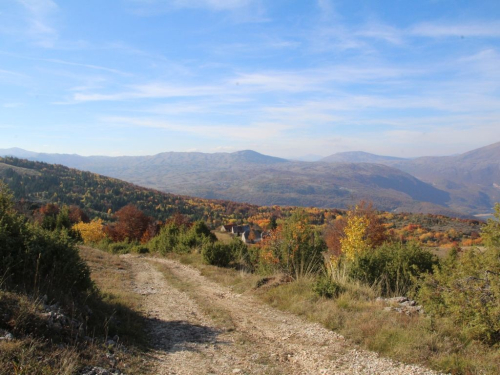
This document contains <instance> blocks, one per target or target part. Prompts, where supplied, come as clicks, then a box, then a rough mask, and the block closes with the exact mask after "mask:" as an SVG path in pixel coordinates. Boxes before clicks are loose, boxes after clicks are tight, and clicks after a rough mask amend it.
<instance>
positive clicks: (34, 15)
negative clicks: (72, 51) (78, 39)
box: [17, 0, 59, 48]
mask: <svg viewBox="0 0 500 375" xmlns="http://www.w3.org/2000/svg"><path fill="white" fill-rule="evenodd" d="M17 2H18V3H19V4H21V5H22V6H23V7H24V8H25V9H26V11H27V13H28V15H27V22H28V25H29V26H28V28H27V30H26V32H27V34H28V35H29V37H30V38H32V39H33V40H34V41H35V42H36V44H38V45H39V46H41V47H46V48H50V47H53V46H54V44H55V42H56V40H57V39H58V37H59V34H58V32H57V30H56V29H55V28H54V27H53V26H52V25H51V24H50V19H51V17H52V16H53V14H54V13H55V12H56V11H57V10H58V6H57V4H56V3H55V2H54V1H52V0H17Z"/></svg>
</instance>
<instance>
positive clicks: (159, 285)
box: [123, 255, 436, 375]
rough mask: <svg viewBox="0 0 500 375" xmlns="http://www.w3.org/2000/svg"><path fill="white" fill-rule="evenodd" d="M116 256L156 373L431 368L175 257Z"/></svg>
mask: <svg viewBox="0 0 500 375" xmlns="http://www.w3.org/2000/svg"><path fill="white" fill-rule="evenodd" d="M123 259H124V260H125V261H127V262H129V263H130V265H131V266H132V270H133V272H134V277H135V281H134V291H135V292H136V293H139V294H141V295H143V296H144V301H145V302H144V308H145V310H146V314H147V317H148V318H149V319H148V322H149V323H148V326H149V327H148V334H149V336H150V337H151V345H152V347H153V348H154V352H153V355H152V358H153V360H154V361H155V364H154V366H153V367H154V368H155V369H154V372H155V373H157V374H178V375H181V374H183V375H184V374H185V375H188V374H189V375H193V374H291V375H295V374H296V375H299V374H300V375H302V374H325V375H326V374H328V375H330V374H331V375H333V374H404V375H412V374H436V373H435V372H433V371H431V370H428V369H425V368H421V367H418V366H414V365H406V364H402V363H397V362H395V361H392V360H389V359H385V358H380V357H379V356H378V355H377V354H375V353H373V352H368V351H365V350H361V349H359V348H356V347H354V346H353V345H352V344H350V343H348V342H346V341H345V340H344V338H343V337H342V336H340V335H338V334H336V333H334V332H332V331H329V330H327V329H325V328H323V327H322V326H320V325H319V324H314V323H309V322H306V321H304V320H302V319H301V318H299V317H297V316H294V315H292V314H289V313H285V312H282V311H279V310H276V309H274V308H271V307H269V306H267V305H265V304H263V303H262V302H259V301H257V300H256V299H254V298H252V296H249V295H239V294H235V293H233V292H232V291H231V290H230V289H228V288H226V287H223V286H221V285H219V284H216V283H214V282H212V281H210V280H208V279H207V278H205V277H203V276H202V275H200V272H199V271H198V270H196V269H194V268H192V267H189V266H186V265H183V264H180V263H178V262H176V261H173V260H168V259H157V258H148V257H140V256H132V255H126V256H124V257H123ZM158 265H161V267H162V268H161V269H162V271H163V272H167V273H168V274H169V276H168V278H165V277H164V275H163V273H162V272H160V271H159V270H158ZM167 279H168V280H170V281H168V280H167ZM179 285H182V287H179ZM176 286H177V287H176Z"/></svg>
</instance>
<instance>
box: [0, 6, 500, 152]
mask: <svg viewBox="0 0 500 375" xmlns="http://www.w3.org/2000/svg"><path fill="white" fill-rule="evenodd" d="M0 134H1V135H0V148H9V147H21V148H25V149H28V150H32V151H39V152H57V153H78V154H82V155H150V154H156V153H159V152H164V151H202V152H219V151H223V152H232V151H237V150H243V149H252V150H256V151H259V152H262V153H265V154H269V155H275V156H281V157H297V156H303V155H307V154H315V155H323V156H327V155H330V154H333V153H335V152H342V151H355V150H362V151H367V152H373V153H377V154H383V155H394V156H403V157H413V156H422V155H448V154H454V153H459V152H464V151H468V150H471V149H474V148H477V147H481V146H485V145H488V144H491V143H495V142H498V141H500V1H498V0H492V1H487V0H485V1H459V0H456V1H452V0H432V1H425V0H422V1H420V0H419V1H405V0H394V1H330V0H317V1H315V0H307V1H306V0H268V1H264V0H106V1H103V0H99V1H96V0H85V1H80V0H65V1H62V0H2V1H0Z"/></svg>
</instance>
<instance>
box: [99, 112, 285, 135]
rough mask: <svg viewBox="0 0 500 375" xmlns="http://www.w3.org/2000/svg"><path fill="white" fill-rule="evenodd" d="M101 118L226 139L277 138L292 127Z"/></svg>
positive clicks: (274, 124)
mask: <svg viewBox="0 0 500 375" xmlns="http://www.w3.org/2000/svg"><path fill="white" fill-rule="evenodd" d="M101 120H102V121H103V122H105V123H109V124H112V125H115V126H128V127H145V128H156V129H164V130H169V131H174V132H180V133H189V134H193V135H196V136H201V137H207V138H220V137H223V138H224V139H229V140H231V139H232V140H240V141H253V140H261V139H275V138H276V137H278V136H280V135H281V134H282V133H284V132H286V131H287V130H288V129H290V126H289V125H284V124H280V123H269V122H254V123H251V124H249V125H244V126H243V125H220V124H204V125H191V124H183V123H176V122H171V121H168V120H164V119H156V118H136V117H119V116H118V117H113V116H109V117H103V118H102V119H101Z"/></svg>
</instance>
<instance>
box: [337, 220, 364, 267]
mask: <svg viewBox="0 0 500 375" xmlns="http://www.w3.org/2000/svg"><path fill="white" fill-rule="evenodd" d="M368 225H369V221H368V219H367V218H366V217H365V216H350V217H349V218H348V219H347V225H346V226H345V228H344V236H343V237H342V238H340V246H341V249H342V253H343V254H345V257H346V260H348V261H353V260H354V259H356V257H357V255H359V254H360V253H362V252H363V251H365V250H366V249H368V248H369V247H370V245H369V243H368V240H367V239H366V230H367V228H368Z"/></svg>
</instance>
